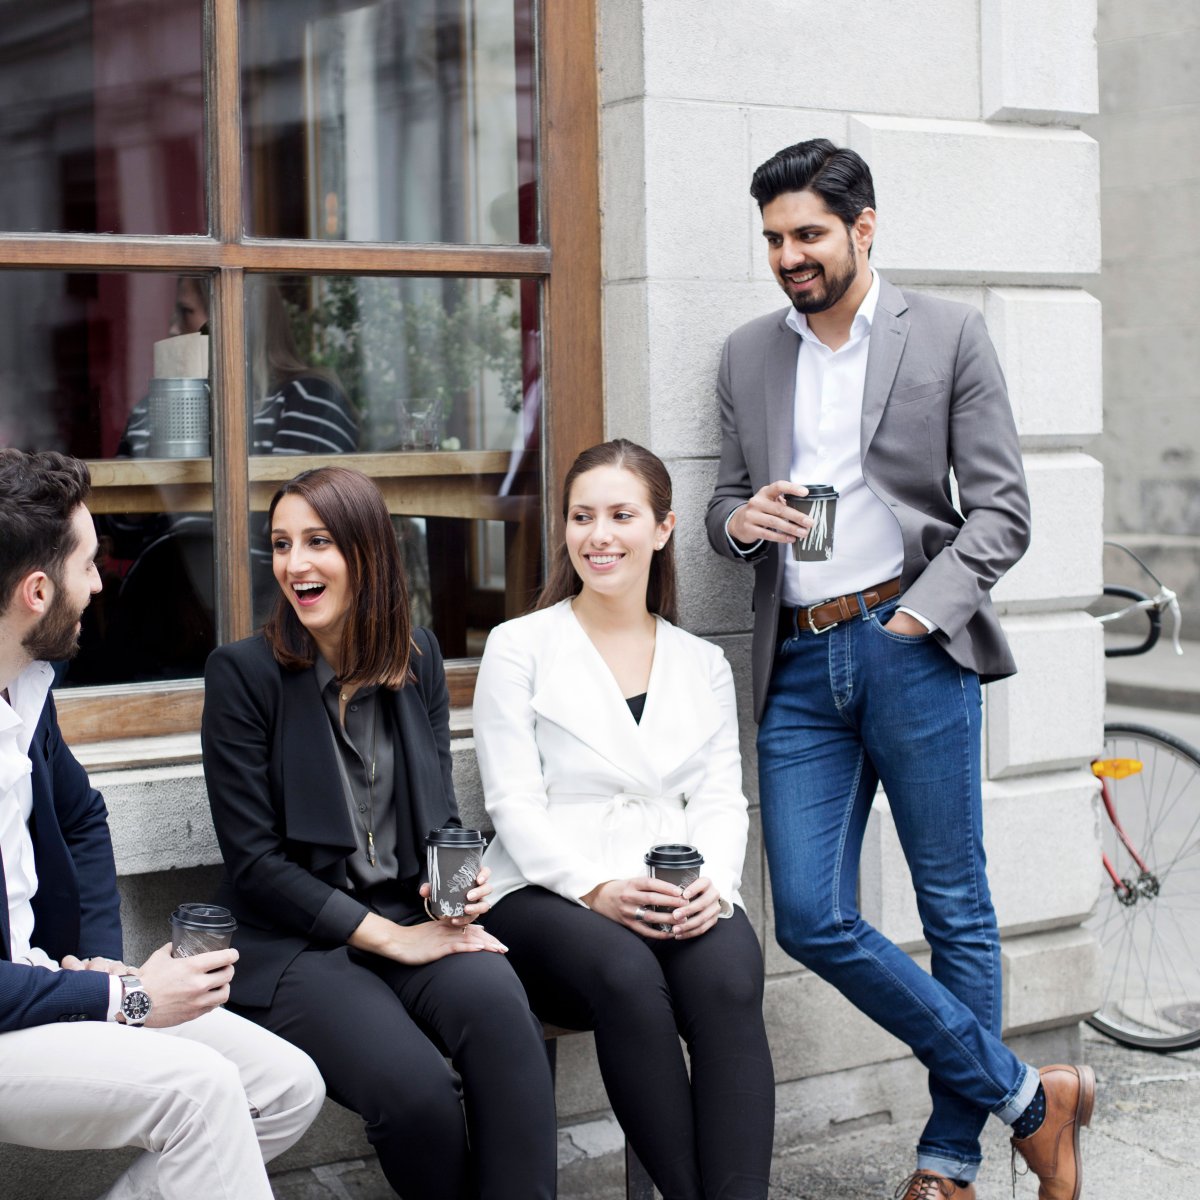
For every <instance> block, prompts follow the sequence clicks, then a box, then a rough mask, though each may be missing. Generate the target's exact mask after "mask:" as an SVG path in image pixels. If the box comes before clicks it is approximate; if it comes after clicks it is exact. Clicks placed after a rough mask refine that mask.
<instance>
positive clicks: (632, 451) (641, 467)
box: [534, 438, 679, 625]
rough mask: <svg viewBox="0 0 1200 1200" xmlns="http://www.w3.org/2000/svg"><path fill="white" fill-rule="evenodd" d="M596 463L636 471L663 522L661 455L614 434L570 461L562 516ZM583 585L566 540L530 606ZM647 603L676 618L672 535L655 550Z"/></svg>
mask: <svg viewBox="0 0 1200 1200" xmlns="http://www.w3.org/2000/svg"><path fill="white" fill-rule="evenodd" d="M597 467H620V468H621V469H622V470H625V471H629V472H630V473H631V474H632V475H636V476H637V478H638V479H640V480H641V481H642V483H644V484H645V485H646V493H647V495H648V496H649V497H650V507H651V508H652V509H653V510H654V519H655V520H656V521H659V522H661V521H665V520H666V519H667V513H669V512H670V511H671V476H670V475H669V474H668V473H667V468H666V467H665V466H663V462H662V459H661V458H659V457H658V455H657V454H654V453H653V452H652V451H650V450H647V449H646V447H645V446H639V445H638V444H637V443H636V442H630V441H626V439H625V438H616V439H614V440H613V441H611V442H601V443H600V445H598V446H592V447H590V448H589V449H587V450H585V451H584V452H583V453H582V454H581V455H580V456H579V457H578V458H577V459H576V460H575V461H574V462H573V463H572V464H571V469H570V470H569V471H568V472H567V477H566V478H565V479H564V480H563V490H562V515H563V520H564V521H565V520H566V519H567V511H568V509H570V507H571V488H572V487H573V486H574V484H575V480H576V479H578V478H579V476H580V475H583V474H585V473H586V472H588V471H594V470H595V469H596V468H597ZM582 589H583V580H582V579H580V578H579V574H578V572H577V571H576V570H575V568H574V566H573V565H572V563H571V556H570V554H569V553H568V552H567V544H566V540H565V539H564V540H563V541H562V542H561V543H560V544H559V547H558V549H557V550H556V551H555V553H554V559H553V561H552V562H551V564H550V574H549V577H548V578H547V580H546V586H545V587H544V588H542V591H541V594H540V595H539V596H538V598H537V603H536V604H535V605H534V608H535V609H537V608H549V607H550V605H552V604H557V603H558V602H559V601H560V600H566V599H567V598H568V597H569V596H578V595H579V593H580V591H581V590H582ZM646 607H647V608H648V609H649V610H650V612H652V613H658V615H659V616H660V617H665V618H666V619H667V620H668V621H670V622H671V624H672V625H675V624H678V622H679V599H678V594H677V591H676V585H675V539H674V538H668V539H667V544H666V545H665V546H664V547H663V548H662V549H661V550H656V551H655V552H654V558H653V559H652V560H651V563H650V579H649V582H648V583H647V585H646Z"/></svg>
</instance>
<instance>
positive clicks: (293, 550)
mask: <svg viewBox="0 0 1200 1200" xmlns="http://www.w3.org/2000/svg"><path fill="white" fill-rule="evenodd" d="M271 566H272V569H273V570H274V572H275V581H276V583H278V584H279V586H280V588H282V589H283V594H284V596H285V597H286V598H287V601H288V603H289V604H290V605H291V606H292V609H293V611H294V612H295V613H296V616H297V618H298V619H299V621H300V624H301V625H303V626H304V628H305V629H307V630H308V632H309V633H310V634H312V637H313V640H314V641H315V642H316V643H317V647H318V648H319V649H320V651H321V654H322V655H323V656H324V658H325V661H326V662H328V663H329V664H330V665H331V666H332V667H333V668H334V670H335V671H336V670H337V669H338V666H339V664H338V656H339V654H340V649H341V638H342V629H343V627H344V626H345V624H346V617H347V614H348V613H349V612H350V607H351V580H350V567H349V564H348V563H347V562H346V559H345V556H344V555H343V554H342V552H341V550H339V549H338V547H337V546H336V545H335V544H334V541H333V537H332V536H331V535H330V533H329V530H328V529H327V528H326V526H325V524H324V522H323V521H322V520H321V518H320V516H319V515H318V514H317V512H316V510H315V509H314V508H313V507H312V505H311V504H309V502H308V501H307V500H305V499H304V497H303V496H297V495H287V496H284V497H283V498H282V499H281V500H280V501H279V503H278V504H277V505H276V506H275V514H274V516H273V518H272V521H271Z"/></svg>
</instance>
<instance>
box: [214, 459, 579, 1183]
mask: <svg viewBox="0 0 1200 1200" xmlns="http://www.w3.org/2000/svg"><path fill="white" fill-rule="evenodd" d="M269 525H270V529H271V544H272V559H273V570H274V574H275V578H276V581H277V582H278V583H279V586H280V595H279V597H278V598H277V601H276V605H275V609H274V611H273V613H272V615H271V617H270V619H269V620H268V622H267V624H266V626H265V627H264V629H263V631H262V633H261V634H258V635H256V636H254V637H251V638H247V639H246V640H244V641H241V642H236V643H234V644H232V645H228V646H222V647H220V648H219V649H218V650H216V651H215V652H214V653H213V654H212V656H211V657H210V658H209V660H208V666H207V668H206V671H205V702H204V718H203V726H202V736H203V747H204V775H205V780H206V783H207V786H208V795H209V802H210V805H211V807H212V815H213V823H214V825H215V827H216V831H217V838H218V841H219V842H220V845H221V851H222V854H223V855H224V858H225V866H226V882H225V884H224V885H223V889H222V895H223V899H224V902H225V903H227V904H228V905H229V907H230V908H231V909H232V910H233V912H234V915H235V916H236V917H237V919H238V922H239V926H238V932H237V936H236V939H235V943H234V944H235V945H236V946H237V948H238V949H239V950H240V951H241V958H240V960H239V962H238V967H237V972H236V975H235V977H234V981H233V984H232V987H231V998H230V1006H231V1007H232V1008H234V1009H236V1010H237V1011H238V1012H241V1013H242V1014H243V1015H245V1016H247V1017H250V1018H251V1019H252V1020H255V1021H257V1022H258V1023H259V1024H261V1025H263V1026H265V1027H266V1028H268V1029H270V1030H272V1031H274V1032H275V1033H277V1034H279V1035H281V1036H282V1037H285V1038H287V1039H288V1040H289V1041H291V1042H293V1043H295V1044H296V1045H297V1046H300V1047H302V1048H303V1049H305V1050H306V1051H307V1052H308V1053H309V1054H310V1055H311V1056H312V1057H313V1059H314V1060H315V1061H316V1063H317V1065H318V1066H319V1067H320V1069H321V1073H322V1074H323V1075H324V1077H325V1082H326V1087H327V1089H328V1093H329V1095H330V1096H332V1097H333V1098H334V1099H335V1100H337V1101H338V1102H339V1103H341V1104H344V1105H346V1106H347V1107H348V1108H351V1109H353V1110H354V1111H355V1112H357V1113H359V1114H360V1115H361V1116H362V1117H363V1119H364V1121H365V1122H366V1127H367V1137H368V1139H369V1140H370V1141H371V1143H372V1144H373V1145H374V1146H375V1149H376V1151H377V1153H378V1155H379V1159H380V1163H381V1165H382V1167H383V1171H384V1174H385V1175H386V1176H387V1179H388V1182H389V1183H390V1184H391V1186H392V1187H393V1188H394V1189H395V1191H396V1192H397V1194H398V1195H401V1196H404V1197H406V1198H408V1200H458V1198H459V1197H463V1198H467V1197H476V1196H478V1197H483V1198H485V1200H490V1198H493V1197H495V1198H497V1200H499V1198H501V1197H506V1198H507V1197H511V1198H512V1200H531V1198H536V1197H550V1196H553V1195H554V1188H555V1159H556V1150H555V1142H556V1133H555V1121H554V1096H553V1088H552V1083H551V1079H550V1073H549V1067H548V1063H547V1059H546V1055H545V1051H544V1048H543V1044H542V1036H541V1028H540V1026H539V1024H538V1023H537V1021H536V1020H535V1019H534V1017H533V1016H532V1015H531V1013H530V1012H529V1007H528V1004H527V1002H526V999H525V995H524V992H523V990H522V988H521V985H520V983H519V982H518V980H517V978H516V976H515V975H514V974H513V972H512V971H511V969H510V968H509V965H508V963H507V962H506V961H505V959H504V957H503V952H504V950H505V947H504V946H503V945H501V943H500V942H498V941H497V940H496V939H495V938H494V937H492V936H491V935H490V934H488V933H487V932H485V931H484V929H483V928H482V927H481V926H480V925H479V924H477V923H475V918H476V917H477V916H479V915H480V914H481V913H482V912H484V911H486V909H487V907H488V906H487V902H486V896H487V894H488V893H489V892H490V890H491V888H490V886H488V884H487V881H486V872H481V873H480V876H479V879H478V881H477V883H478V886H477V887H476V888H475V889H474V890H473V891H471V892H470V893H468V899H469V900H470V901H471V903H470V904H469V905H468V906H467V914H466V915H465V916H463V917H458V918H453V919H451V920H440V921H437V920H431V919H430V918H429V917H428V915H427V911H426V909H425V906H424V898H425V897H426V896H427V894H428V884H427V883H424V882H422V879H423V859H424V852H423V839H424V835H425V833H426V832H427V831H428V830H430V829H435V828H438V827H440V826H443V825H449V824H454V825H457V824H458V813H457V808H456V805H455V800H454V790H453V785H452V783H451V777H450V730H449V720H448V713H449V698H448V693H447V690H446V679H445V674H444V672H443V669H442V661H441V654H440V652H439V650H438V645H437V642H436V641H435V640H434V638H433V636H432V635H431V634H430V633H429V632H428V631H427V630H424V629H412V628H411V625H410V618H409V607H408V594H407V587H406V584H405V578H404V570H403V566H402V564H401V560H400V554H399V549H398V547H397V545H396V539H395V535H394V532H393V530H392V526H391V521H390V518H389V516H388V512H387V508H386V506H385V504H384V502H383V498H382V497H381V496H380V494H379V491H378V489H377V488H376V487H375V485H374V484H373V483H372V482H371V481H370V480H369V479H368V478H367V477H366V476H365V475H362V474H360V473H359V472H357V471H352V470H349V469H347V468H344V467H322V468H320V469H318V470H315V471H306V472H304V473H303V474H301V475H298V476H296V478H295V479H293V480H291V481H290V482H288V483H286V484H284V486H283V487H282V488H281V489H280V490H279V492H278V493H276V495H275V497H274V499H273V500H272V502H271V508H270V512H269ZM443 1056H446V1057H448V1058H449V1059H450V1060H451V1062H452V1063H453V1067H454V1070H453V1071H452V1070H450V1068H449V1067H448V1066H447V1064H446V1062H445V1059H444V1057H443ZM455 1072H457V1077H458V1078H461V1081H462V1083H461V1094H460V1090H459V1087H458V1081H457V1078H456V1075H455Z"/></svg>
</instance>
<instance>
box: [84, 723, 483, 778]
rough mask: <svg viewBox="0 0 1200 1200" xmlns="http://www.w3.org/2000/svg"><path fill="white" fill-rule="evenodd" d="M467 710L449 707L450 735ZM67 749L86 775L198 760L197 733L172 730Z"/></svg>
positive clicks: (463, 728)
mask: <svg viewBox="0 0 1200 1200" xmlns="http://www.w3.org/2000/svg"><path fill="white" fill-rule="evenodd" d="M471 733H472V726H471V710H470V709H469V708H452V709H451V710H450V737H451V738H452V739H458V738H469V737H470V736H471ZM71 752H72V753H73V754H74V755H75V757H76V758H77V759H78V760H79V762H80V764H81V765H82V767H83V768H84V770H85V771H87V772H88V774H89V775H90V774H92V773H94V772H96V771H129V770H139V769H140V768H142V767H174V766H187V765H189V764H192V763H198V762H200V734H199V733H198V732H197V733H172V734H163V735H161V736H158V737H141V738H116V739H113V740H112V741H107V742H83V743H81V744H79V745H76V746H72V747H71Z"/></svg>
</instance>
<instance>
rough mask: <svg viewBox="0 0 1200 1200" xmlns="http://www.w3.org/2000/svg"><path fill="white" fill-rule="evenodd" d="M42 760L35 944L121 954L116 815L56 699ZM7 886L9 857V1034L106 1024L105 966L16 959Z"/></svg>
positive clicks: (4, 959) (35, 746)
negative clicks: (72, 967) (66, 731)
mask: <svg viewBox="0 0 1200 1200" xmlns="http://www.w3.org/2000/svg"><path fill="white" fill-rule="evenodd" d="M29 758H30V761H31V762H32V764H33V775H32V779H31V783H32V785H33V810H32V812H31V813H30V815H29V833H30V836H31V837H32V838H33V857H34V865H35V867H36V869H37V874H38V890H37V894H36V895H35V896H34V898H33V919H34V924H33V943H34V945H35V946H40V947H41V948H42V949H43V950H45V951H46V953H47V954H49V955H50V956H51V958H62V957H63V956H64V955H66V954H75V955H77V956H79V957H80V958H91V957H93V956H95V955H101V956H103V957H105V958H115V959H117V960H120V958H121V918H120V905H121V902H120V898H119V897H118V894H117V873H116V868H115V867H114V865H113V851H112V840H111V839H110V837H109V833H108V812H107V810H106V809H105V807H104V800H103V799H102V798H101V796H100V793H99V792H98V791H96V789H95V788H93V787H92V786H91V784H90V783H89V782H88V777H87V772H86V771H84V769H83V768H82V767H81V766H80V765H79V763H78V762H76V760H75V756H74V755H73V754H72V753H71V751H70V750H69V749H67V745H66V743H65V742H64V741H63V740H62V734H61V733H60V732H59V728H58V716H57V713H56V712H55V708H54V698H53V697H52V696H47V697H46V705H45V707H44V708H43V709H42V715H41V717H40V718H39V719H38V723H37V728H36V729H34V731H33V738H32V739H31V740H30V743H29ZM11 959H12V943H11V941H10V930H9V925H8V893H7V889H6V887H5V882H4V863H3V861H0V1033H7V1032H8V1031H10V1030H13V1029H27V1028H29V1027H30V1026H33V1025H47V1024H50V1023H51V1022H54V1021H85V1020H90V1021H103V1020H104V1019H105V1018H106V1016H107V1015H108V976H107V975H102V974H100V973H99V972H96V971H50V970H48V969H46V968H43V967H30V966H28V965H25V964H14V963H13V962H12V961H11Z"/></svg>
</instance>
